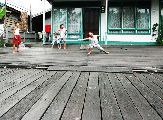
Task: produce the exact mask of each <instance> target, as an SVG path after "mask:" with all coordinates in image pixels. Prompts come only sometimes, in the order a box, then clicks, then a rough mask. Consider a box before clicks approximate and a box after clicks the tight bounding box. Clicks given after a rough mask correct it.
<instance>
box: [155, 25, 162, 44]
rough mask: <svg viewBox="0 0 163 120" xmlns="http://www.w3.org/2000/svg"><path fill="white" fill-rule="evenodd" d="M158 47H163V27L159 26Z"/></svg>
mask: <svg viewBox="0 0 163 120" xmlns="http://www.w3.org/2000/svg"><path fill="white" fill-rule="evenodd" d="M156 42H157V45H163V25H159V29H158V37H157V40H156Z"/></svg>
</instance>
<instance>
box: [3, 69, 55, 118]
mask: <svg viewBox="0 0 163 120" xmlns="http://www.w3.org/2000/svg"><path fill="white" fill-rule="evenodd" d="M44 74H47V72H44ZM52 75H53V74H50V73H48V74H47V75H46V77H43V75H42V74H41V76H42V78H39V79H38V80H37V79H36V81H35V83H32V84H30V85H28V86H26V87H25V88H24V89H21V90H19V91H18V92H16V93H15V94H13V95H12V96H9V97H8V98H6V99H4V100H2V101H1V106H0V116H2V115H3V114H5V113H6V112H7V111H8V110H9V109H10V108H12V107H13V106H14V105H15V104H16V103H18V102H19V101H20V100H21V99H23V98H24V97H25V96H26V95H28V94H29V93H30V92H31V91H32V90H34V89H35V88H36V87H37V86H39V85H41V84H42V83H43V82H44V81H45V80H47V79H48V77H50V76H52Z"/></svg>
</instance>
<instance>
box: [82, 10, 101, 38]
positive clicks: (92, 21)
mask: <svg viewBox="0 0 163 120" xmlns="http://www.w3.org/2000/svg"><path fill="white" fill-rule="evenodd" d="M99 16H100V10H99V8H84V9H83V32H84V34H83V37H84V38H85V37H88V33H89V32H93V33H94V34H96V35H98V34H99Z"/></svg>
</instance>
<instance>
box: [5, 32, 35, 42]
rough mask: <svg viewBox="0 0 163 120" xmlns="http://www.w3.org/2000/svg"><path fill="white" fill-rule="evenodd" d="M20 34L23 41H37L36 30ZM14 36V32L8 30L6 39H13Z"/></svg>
mask: <svg viewBox="0 0 163 120" xmlns="http://www.w3.org/2000/svg"><path fill="white" fill-rule="evenodd" d="M20 35H21V39H22V41H23V42H28V41H32V42H35V41H36V39H37V35H36V33H35V32H20ZM12 38H13V32H10V31H8V32H7V33H6V38H5V39H8V40H12Z"/></svg>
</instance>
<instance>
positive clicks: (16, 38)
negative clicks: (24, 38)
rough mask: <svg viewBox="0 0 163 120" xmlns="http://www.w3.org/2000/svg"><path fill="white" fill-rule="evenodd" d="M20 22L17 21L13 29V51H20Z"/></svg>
mask: <svg viewBox="0 0 163 120" xmlns="http://www.w3.org/2000/svg"><path fill="white" fill-rule="evenodd" d="M19 30H20V29H19V22H16V23H15V28H14V31H13V34H14V37H13V53H14V52H19V45H20V43H21V37H20V33H19Z"/></svg>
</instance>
